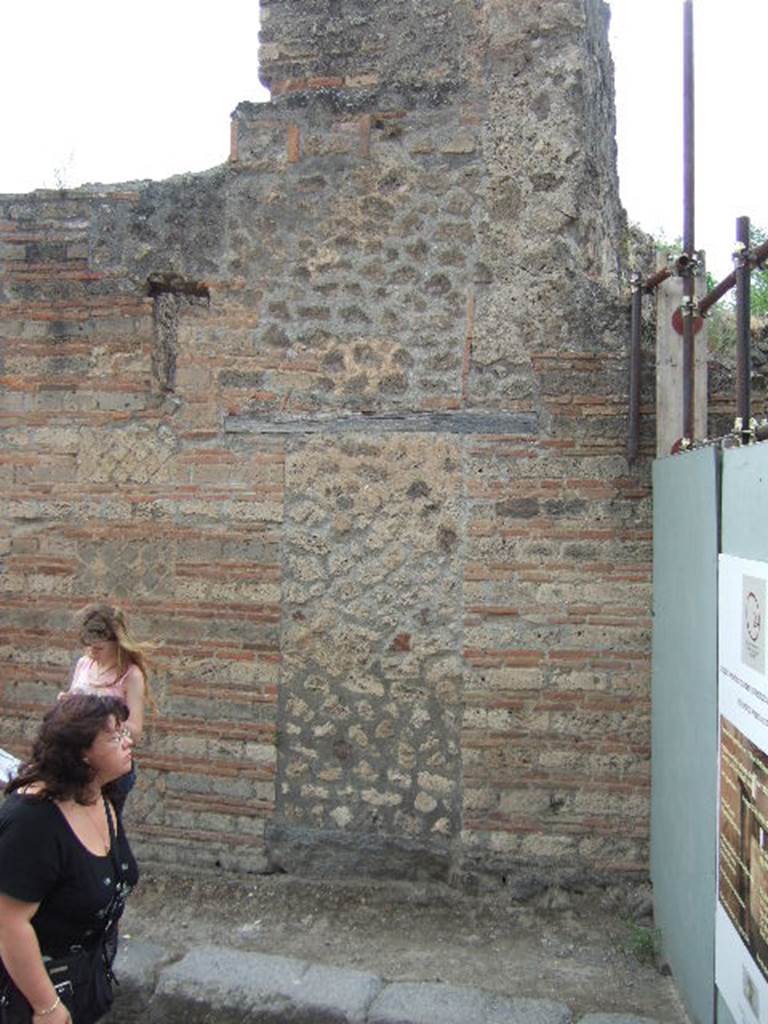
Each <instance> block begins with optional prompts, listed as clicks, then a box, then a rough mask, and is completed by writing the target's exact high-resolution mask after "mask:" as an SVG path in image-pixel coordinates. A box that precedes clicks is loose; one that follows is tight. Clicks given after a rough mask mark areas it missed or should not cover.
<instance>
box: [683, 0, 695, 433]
mask: <svg viewBox="0 0 768 1024" xmlns="http://www.w3.org/2000/svg"><path fill="white" fill-rule="evenodd" d="M694 142H695V140H694V80H693V0H684V3H683V257H684V258H685V261H686V265H685V267H684V269H683V306H682V314H683V437H684V438H686V439H687V440H688V442H689V443H691V442H692V441H693V431H694V426H693V425H694V333H693V313H694V289H695V255H694V244H695V243H694V209H695V204H694V194H695V191H694V189H695V175H694V167H695V163H694Z"/></svg>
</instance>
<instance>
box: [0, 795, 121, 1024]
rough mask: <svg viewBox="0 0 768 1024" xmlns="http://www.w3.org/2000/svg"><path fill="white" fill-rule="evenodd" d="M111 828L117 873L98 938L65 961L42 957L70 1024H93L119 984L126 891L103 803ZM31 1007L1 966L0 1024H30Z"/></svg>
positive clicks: (111, 849) (74, 950)
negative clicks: (115, 964)
mask: <svg viewBox="0 0 768 1024" xmlns="http://www.w3.org/2000/svg"><path fill="white" fill-rule="evenodd" d="M104 809H105V811H106V814H107V823H108V825H109V840H110V843H109V852H110V859H111V861H112V868H113V870H114V872H115V891H114V893H113V895H112V899H111V900H110V902H109V905H108V906H107V907H106V909H105V912H104V918H103V922H102V925H101V927H100V929H99V932H98V934H97V935H94V936H90V937H89V939H88V942H87V943H84V944H83V945H82V946H72V947H70V949H69V952H68V953H65V954H64V955H63V956H57V957H49V956H45V955H43V964H44V966H45V969H46V971H47V972H48V975H49V977H50V979H51V981H52V982H53V987H54V988H55V989H56V992H57V994H58V995H59V996H60V997H61V1001H62V1003H64V1005H65V1006H66V1007H67V1009H68V1010H69V1013H70V1016H71V1017H72V1020H73V1022H74V1024H96V1021H97V1020H99V1019H100V1018H101V1017H103V1015H104V1014H105V1013H106V1012H107V1010H108V1009H109V1008H110V1006H111V1005H112V999H113V995H112V983H113V982H115V983H116V982H117V979H116V978H115V976H114V974H113V973H112V964H113V962H114V959H115V954H116V952H117V927H118V922H119V920H120V917H121V915H122V913H123V908H124V906H125V899H126V896H127V895H128V890H129V886H128V884H127V882H126V880H125V872H124V871H123V868H122V864H121V861H120V856H119V851H118V848H117V835H116V832H115V826H114V822H113V821H112V813H111V811H110V808H109V805H108V803H107V801H106V799H104ZM31 1022H32V1007H31V1006H30V1005H29V1003H28V1002H27V1000H26V998H25V997H24V996H23V995H22V993H21V992H20V991H19V990H18V988H16V985H15V984H14V983H13V981H12V979H11V978H10V976H9V974H8V972H7V971H6V970H5V968H4V967H3V965H2V964H0V1024H31Z"/></svg>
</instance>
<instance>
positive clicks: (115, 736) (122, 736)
mask: <svg viewBox="0 0 768 1024" xmlns="http://www.w3.org/2000/svg"><path fill="white" fill-rule="evenodd" d="M130 738H131V730H130V729H129V728H128V726H127V725H124V726H123V728H122V729H117V730H116V731H115V732H113V733H111V734H110V736H109V737H108V738H107V743H112V744H114V745H115V746H117V745H118V744H120V743H125V741H126V740H129V739H130Z"/></svg>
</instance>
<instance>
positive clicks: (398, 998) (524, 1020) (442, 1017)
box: [367, 982, 571, 1024]
mask: <svg viewBox="0 0 768 1024" xmlns="http://www.w3.org/2000/svg"><path fill="white" fill-rule="evenodd" d="M570 1022H571V1011H570V1010H569V1009H568V1007H567V1006H565V1005H564V1004H563V1003H558V1002H554V1001H551V1000H548V999H509V998H506V997H504V996H498V995H495V994H494V993H492V992H483V991H481V990H479V989H473V988H463V987H454V986H451V985H441V984H436V983H432V982H429V983H419V982H405V983H402V984H400V983H398V984H392V985H387V987H386V988H385V989H384V991H383V992H382V993H381V995H380V996H379V997H378V998H377V999H376V1001H375V1002H374V1004H373V1006H372V1007H371V1010H370V1012H369V1014H368V1020H367V1024H570Z"/></svg>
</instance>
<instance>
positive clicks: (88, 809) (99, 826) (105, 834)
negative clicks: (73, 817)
mask: <svg viewBox="0 0 768 1024" xmlns="http://www.w3.org/2000/svg"><path fill="white" fill-rule="evenodd" d="M81 806H82V807H83V808H84V809H85V813H86V816H87V818H88V822H89V824H90V826H91V829H92V831H93V832H94V833H95V834H96V835H97V836H98V838H99V844H100V845H101V846H103V847H104V853H109V848H110V846H111V843H110V838H109V826H108V825H107V821H106V818H105V819H104V820H103V822H102V820H101V819H102V816H101V814H100V813H99V811H98V810H96V815H97V817H98V819H99V820H98V821H97V820H96V818H95V817H94V816H93V813H92V811H93V810H94V808H93V807H92V806H91V805H89V804H81ZM97 807H98V805H97ZM104 813H105V814H106V813H107V812H106V809H104ZM105 826H106V831H105Z"/></svg>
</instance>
